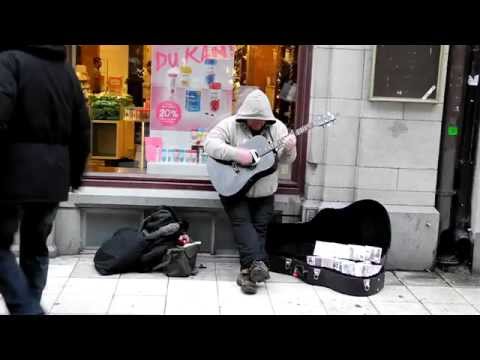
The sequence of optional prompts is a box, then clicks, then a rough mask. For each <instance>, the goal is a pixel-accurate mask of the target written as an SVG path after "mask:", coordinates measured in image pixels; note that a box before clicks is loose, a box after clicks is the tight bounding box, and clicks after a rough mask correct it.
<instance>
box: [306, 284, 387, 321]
mask: <svg viewBox="0 0 480 360" xmlns="http://www.w3.org/2000/svg"><path fill="white" fill-rule="evenodd" d="M313 288H314V289H315V291H316V292H317V294H318V296H319V297H320V300H322V302H323V305H324V306H325V309H326V310H327V314H328V315H377V314H378V312H377V310H376V309H375V307H374V306H373V304H372V303H371V302H370V300H369V299H368V298H367V297H356V296H349V295H344V294H340V293H337V292H335V291H333V290H331V289H328V288H326V287H322V286H314V287H313Z"/></svg>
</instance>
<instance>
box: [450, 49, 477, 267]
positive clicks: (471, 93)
mask: <svg viewBox="0 0 480 360" xmlns="http://www.w3.org/2000/svg"><path fill="white" fill-rule="evenodd" d="M469 75H470V76H471V78H472V80H473V78H474V77H476V76H479V75H480V45H474V46H472V56H471V69H470V72H469ZM479 88H480V87H479V86H478V84H476V83H475V82H472V83H470V84H468V86H467V91H466V96H465V97H466V102H465V115H464V120H463V127H462V133H461V143H460V148H459V156H458V163H457V172H456V178H455V187H456V189H457V194H456V196H455V197H454V203H453V210H454V214H455V219H454V221H455V242H456V251H457V252H458V253H459V256H460V258H461V260H470V256H471V253H470V252H471V239H470V237H471V229H470V227H471V225H470V224H471V208H472V206H471V205H472V204H471V200H472V191H473V176H474V167H475V157H476V145H477V136H478V120H479V115H480V91H479Z"/></svg>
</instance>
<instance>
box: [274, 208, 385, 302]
mask: <svg viewBox="0 0 480 360" xmlns="http://www.w3.org/2000/svg"><path fill="white" fill-rule="evenodd" d="M316 241H326V242H335V243H340V244H355V245H368V246H375V247H380V248H382V261H381V265H382V269H381V271H380V272H379V273H378V274H377V275H375V276H372V277H356V276H351V275H346V274H343V273H341V272H339V271H336V270H332V269H329V268H322V267H315V266H311V265H309V264H307V262H306V257H307V256H308V255H312V254H313V251H314V248H315V242H316ZM390 243H391V228H390V218H389V216H388V212H387V210H386V209H385V208H384V207H383V206H382V205H381V204H380V203H378V202H377V201H374V200H360V201H357V202H354V203H352V204H350V205H349V206H347V207H345V208H342V209H330V208H327V209H322V210H321V211H319V213H318V214H317V215H316V216H315V217H314V218H313V219H312V220H311V221H309V222H306V223H297V224H291V223H287V224H283V223H273V224H271V225H270V226H269V228H268V231H267V238H266V250H267V253H268V255H269V261H270V270H271V271H273V272H277V273H282V274H288V275H293V276H295V277H298V278H299V279H301V280H303V281H305V282H306V283H308V284H311V285H318V286H325V287H328V288H330V289H332V290H335V291H338V292H340V293H343V294H347V295H352V296H371V295H374V294H376V293H378V292H380V291H381V290H382V289H383V286H384V281H385V272H384V266H383V265H384V264H385V258H386V255H387V253H388V250H389V249H390Z"/></svg>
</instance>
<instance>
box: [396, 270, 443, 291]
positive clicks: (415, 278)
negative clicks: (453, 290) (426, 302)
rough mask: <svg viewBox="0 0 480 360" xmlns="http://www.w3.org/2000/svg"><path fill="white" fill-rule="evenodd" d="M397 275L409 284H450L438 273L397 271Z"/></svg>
mask: <svg viewBox="0 0 480 360" xmlns="http://www.w3.org/2000/svg"><path fill="white" fill-rule="evenodd" d="M395 275H396V276H397V277H398V278H399V279H400V281H401V282H403V283H404V284H405V285H407V286H446V287H447V286H448V284H447V283H446V282H445V281H444V280H443V279H442V278H441V277H440V276H439V275H438V274H436V273H433V272H426V271H395Z"/></svg>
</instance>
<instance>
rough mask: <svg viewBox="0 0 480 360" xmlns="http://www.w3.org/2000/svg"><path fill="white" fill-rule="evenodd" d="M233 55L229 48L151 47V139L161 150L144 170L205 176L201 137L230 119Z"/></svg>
mask: <svg viewBox="0 0 480 360" xmlns="http://www.w3.org/2000/svg"><path fill="white" fill-rule="evenodd" d="M234 55H235V46H233V45H154V46H152V80H151V82H152V88H151V111H150V137H152V138H157V139H160V140H158V141H160V142H161V144H162V146H161V149H160V148H157V149H156V154H157V155H156V156H155V157H154V161H151V162H149V163H148V165H147V171H148V172H151V173H161V174H165V175H171V176H177V175H181V174H182V173H183V174H184V175H187V176H189V175H192V174H195V173H197V175H204V174H206V169H202V168H204V167H205V166H204V165H205V162H206V158H205V157H206V155H205V153H204V152H203V141H204V140H205V137H206V134H207V132H208V131H209V130H210V129H211V128H212V127H214V126H215V125H216V124H217V123H218V122H219V121H221V120H223V119H225V118H226V117H228V116H231V115H232V96H233V91H232V90H233V78H232V76H233V70H234V61H233V60H234ZM152 154H153V151H152ZM193 165H200V166H193ZM187 168H188V169H187ZM196 168H198V169H197V170H195V169H196Z"/></svg>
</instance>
